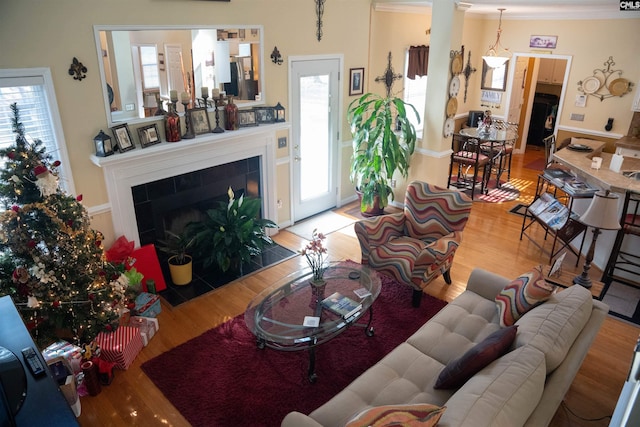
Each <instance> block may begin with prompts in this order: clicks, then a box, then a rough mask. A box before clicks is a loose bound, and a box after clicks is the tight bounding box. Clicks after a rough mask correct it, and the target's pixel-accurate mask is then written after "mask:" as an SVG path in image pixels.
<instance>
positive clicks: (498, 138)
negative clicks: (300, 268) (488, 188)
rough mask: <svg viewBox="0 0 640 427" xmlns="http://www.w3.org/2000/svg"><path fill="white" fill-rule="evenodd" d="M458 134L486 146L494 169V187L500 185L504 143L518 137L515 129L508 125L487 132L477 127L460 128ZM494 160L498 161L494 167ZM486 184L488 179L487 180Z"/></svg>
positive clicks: (504, 149)
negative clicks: (479, 130)
mask: <svg viewBox="0 0 640 427" xmlns="http://www.w3.org/2000/svg"><path fill="white" fill-rule="evenodd" d="M459 135H461V136H463V137H466V138H475V139H478V140H479V141H480V143H481V144H482V145H483V146H484V147H486V152H487V153H489V156H490V159H491V170H495V171H496V188H499V187H500V176H501V175H502V172H503V171H504V155H505V151H506V144H507V143H508V142H512V141H513V142H515V141H516V140H517V139H518V132H517V130H515V129H513V128H511V127H508V128H507V129H504V130H497V129H493V130H492V131H491V132H489V134H485V133H482V132H478V128H462V129H460V132H459ZM496 160H498V161H499V163H498V167H497V168H496ZM487 184H488V180H487Z"/></svg>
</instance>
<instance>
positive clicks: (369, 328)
mask: <svg viewBox="0 0 640 427" xmlns="http://www.w3.org/2000/svg"><path fill="white" fill-rule="evenodd" d="M372 321H373V307H369V322H367V327H366V328H365V330H364V333H365V334H367V336H368V337H372V336H373V326H371V322H372Z"/></svg>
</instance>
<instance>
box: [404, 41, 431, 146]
mask: <svg viewBox="0 0 640 427" xmlns="http://www.w3.org/2000/svg"><path fill="white" fill-rule="evenodd" d="M404 64H405V65H404V76H405V77H404V101H405V102H408V103H409V104H411V105H413V106H414V107H416V110H418V115H419V116H420V124H418V121H417V120H416V119H415V115H414V114H413V112H410V113H407V114H408V117H409V120H410V121H411V123H412V124H413V126H415V128H416V132H417V133H418V134H420V135H421V134H422V129H423V125H424V106H425V103H426V101H427V76H416V78H415V80H412V79H410V78H408V77H407V69H408V65H409V51H408V50H407V51H406V54H405V61H404Z"/></svg>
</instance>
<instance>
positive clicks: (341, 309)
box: [322, 292, 362, 319]
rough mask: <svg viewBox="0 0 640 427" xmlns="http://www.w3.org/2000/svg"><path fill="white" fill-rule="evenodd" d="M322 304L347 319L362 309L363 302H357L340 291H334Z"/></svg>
mask: <svg viewBox="0 0 640 427" xmlns="http://www.w3.org/2000/svg"><path fill="white" fill-rule="evenodd" d="M322 305H323V306H324V307H325V308H327V309H328V310H330V311H332V312H334V313H335V314H337V315H339V316H342V317H343V318H345V319H348V318H349V317H351V316H353V315H354V314H356V313H357V312H358V311H360V310H361V309H362V304H360V303H357V302H355V301H354V300H352V299H351V298H348V297H345V296H344V295H342V294H341V293H340V292H334V293H333V294H331V295H330V296H328V297H327V298H325V299H323V300H322Z"/></svg>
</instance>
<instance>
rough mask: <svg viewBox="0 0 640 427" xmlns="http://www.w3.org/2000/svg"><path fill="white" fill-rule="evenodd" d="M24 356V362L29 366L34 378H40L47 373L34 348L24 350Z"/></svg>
mask: <svg viewBox="0 0 640 427" xmlns="http://www.w3.org/2000/svg"><path fill="white" fill-rule="evenodd" d="M22 355H23V356H24V361H25V362H26V363H27V366H28V367H29V370H30V371H31V373H32V374H33V376H34V377H39V376H41V375H44V374H45V373H46V371H45V370H44V366H42V362H40V359H39V358H38V354H37V353H36V351H35V350H34V349H33V348H31V347H27V348H23V349H22Z"/></svg>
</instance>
